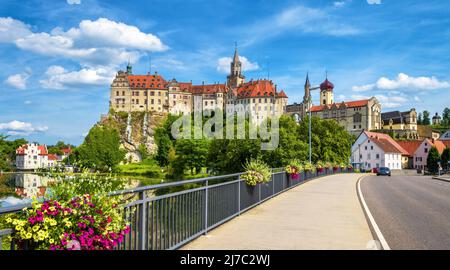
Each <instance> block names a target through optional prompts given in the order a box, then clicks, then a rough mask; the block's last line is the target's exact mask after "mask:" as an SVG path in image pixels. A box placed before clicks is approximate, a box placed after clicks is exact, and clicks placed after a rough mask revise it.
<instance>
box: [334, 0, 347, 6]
mask: <svg viewBox="0 0 450 270" xmlns="http://www.w3.org/2000/svg"><path fill="white" fill-rule="evenodd" d="M345 4H346V2H345V1H335V2H334V3H333V5H334V6H335V7H342V6H345Z"/></svg>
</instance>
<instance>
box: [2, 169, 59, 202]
mask: <svg viewBox="0 0 450 270" xmlns="http://www.w3.org/2000/svg"><path fill="white" fill-rule="evenodd" d="M51 181H52V180H51V179H50V178H49V177H47V176H42V175H37V174H31V173H17V174H3V175H0V191H1V193H0V206H1V207H7V206H13V205H17V204H23V203H27V202H29V201H30V199H31V198H33V197H36V198H40V197H42V196H44V195H45V193H46V192H47V186H48V183H49V182H51Z"/></svg>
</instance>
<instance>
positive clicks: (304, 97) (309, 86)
mask: <svg viewBox="0 0 450 270" xmlns="http://www.w3.org/2000/svg"><path fill="white" fill-rule="evenodd" d="M310 88H311V84H310V83H309V73H306V81H305V88H304V89H305V95H304V96H303V101H304V102H308V100H309V96H310Z"/></svg>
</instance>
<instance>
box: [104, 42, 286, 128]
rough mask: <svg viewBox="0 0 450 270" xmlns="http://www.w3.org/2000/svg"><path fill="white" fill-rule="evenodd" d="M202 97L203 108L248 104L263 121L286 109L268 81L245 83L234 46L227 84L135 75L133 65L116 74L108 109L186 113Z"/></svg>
mask: <svg viewBox="0 0 450 270" xmlns="http://www.w3.org/2000/svg"><path fill="white" fill-rule="evenodd" d="M196 97H197V98H200V97H201V102H202V105H201V106H202V108H201V109H203V110H214V109H215V108H221V109H222V110H224V111H225V109H226V108H225V107H226V105H231V104H232V105H251V107H253V109H252V110H253V111H252V112H253V115H255V117H257V119H259V120H262V119H263V118H265V117H267V116H268V115H273V114H276V115H281V114H283V113H284V112H285V110H286V105H287V99H288V97H287V96H286V94H285V93H284V91H283V90H281V91H278V90H277V86H276V85H274V84H273V82H272V81H269V80H256V81H253V80H251V81H250V82H245V76H244V75H243V74H242V63H241V61H240V60H239V54H238V51H237V48H236V49H235V51H234V57H233V61H232V62H231V64H230V74H229V75H228V76H227V83H226V84H220V83H215V84H204V83H202V84H201V85H193V84H192V82H189V83H186V82H178V81H177V80H176V79H172V80H171V81H166V80H165V79H164V78H163V77H162V76H161V75H159V74H158V73H157V72H155V73H154V74H147V75H134V74H132V68H131V66H130V65H128V66H127V71H126V72H124V71H119V72H118V73H117V74H116V77H115V78H114V80H113V82H112V84H111V92H110V101H109V102H110V110H114V111H122V112H139V111H142V112H156V113H170V114H175V115H178V114H188V113H191V112H192V111H193V109H194V99H195V98H196Z"/></svg>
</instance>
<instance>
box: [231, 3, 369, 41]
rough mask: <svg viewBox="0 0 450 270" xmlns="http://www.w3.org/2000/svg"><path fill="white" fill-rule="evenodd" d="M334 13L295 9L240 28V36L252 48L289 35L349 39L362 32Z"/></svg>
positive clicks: (285, 10)
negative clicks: (309, 34) (303, 34)
mask: <svg viewBox="0 0 450 270" xmlns="http://www.w3.org/2000/svg"><path fill="white" fill-rule="evenodd" d="M339 2H342V1H339ZM334 11H335V9H334V8H332V9H326V8H324V9H318V8H317V9H316V8H309V7H305V6H302V5H294V6H291V7H289V8H286V9H284V10H281V11H280V12H278V13H276V14H274V15H272V16H269V17H267V18H264V19H262V20H259V21H257V22H256V23H254V24H252V25H249V26H246V27H241V28H240V30H241V31H242V32H240V33H241V35H243V36H244V38H245V39H246V40H247V41H246V42H245V43H244V44H245V45H250V44H253V43H259V42H261V41H263V40H265V39H270V38H273V37H276V36H278V35H281V34H284V33H286V32H291V33H315V34H319V35H329V36H349V35H357V34H359V33H360V32H361V30H360V29H359V28H358V27H356V26H353V25H350V24H348V23H346V22H345V20H343V19H341V18H339V17H337V16H336V15H335V14H333V12H334ZM237 31H239V30H237ZM248 33H251V35H249V34H248Z"/></svg>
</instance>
